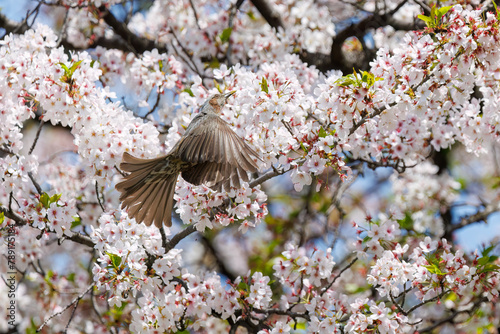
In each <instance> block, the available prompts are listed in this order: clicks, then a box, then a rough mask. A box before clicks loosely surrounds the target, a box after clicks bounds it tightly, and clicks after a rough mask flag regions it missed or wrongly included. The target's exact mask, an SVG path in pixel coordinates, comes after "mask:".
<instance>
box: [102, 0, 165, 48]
mask: <svg viewBox="0 0 500 334" xmlns="http://www.w3.org/2000/svg"><path fill="white" fill-rule="evenodd" d="M99 11H100V12H101V14H102V19H103V20H104V22H106V23H107V24H108V25H109V26H110V27H111V28H112V29H113V31H114V32H115V33H116V34H117V35H118V36H120V37H121V38H122V39H123V40H124V41H125V42H126V44H127V45H128V46H129V51H132V52H134V53H136V54H139V53H143V52H144V51H150V50H153V49H158V52H160V53H167V52H168V48H167V46H166V45H163V44H158V43H155V42H153V41H151V40H149V39H146V38H144V37H140V36H137V35H136V34H134V33H133V32H131V31H130V29H129V28H128V27H127V25H126V24H125V23H123V22H120V21H118V19H117V18H116V17H115V16H114V15H113V14H112V13H111V12H110V11H109V10H108V9H107V8H106V7H105V6H101V7H99Z"/></svg>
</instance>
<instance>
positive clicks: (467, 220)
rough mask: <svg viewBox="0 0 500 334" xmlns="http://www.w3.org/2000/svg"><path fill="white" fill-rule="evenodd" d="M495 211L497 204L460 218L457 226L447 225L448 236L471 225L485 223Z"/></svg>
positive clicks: (497, 207) (497, 209)
mask: <svg viewBox="0 0 500 334" xmlns="http://www.w3.org/2000/svg"><path fill="white" fill-rule="evenodd" d="M497 211H499V205H498V203H492V204H489V205H488V206H486V208H485V209H484V210H483V211H480V212H478V213H475V214H473V215H470V216H467V217H464V218H462V219H461V220H460V222H459V223H458V224H454V225H448V229H447V230H448V231H447V232H448V234H449V233H451V232H454V231H456V230H458V229H461V228H463V227H465V226H468V225H471V224H475V223H479V222H482V221H484V222H486V220H487V218H488V216H489V215H491V214H492V213H494V212H497Z"/></svg>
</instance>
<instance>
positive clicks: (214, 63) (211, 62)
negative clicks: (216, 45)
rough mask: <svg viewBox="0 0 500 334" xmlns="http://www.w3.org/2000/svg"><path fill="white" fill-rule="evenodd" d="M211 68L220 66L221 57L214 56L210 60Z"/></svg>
mask: <svg viewBox="0 0 500 334" xmlns="http://www.w3.org/2000/svg"><path fill="white" fill-rule="evenodd" d="M208 67H209V68H220V62H219V59H217V58H215V57H213V58H212V60H211V61H210V64H208Z"/></svg>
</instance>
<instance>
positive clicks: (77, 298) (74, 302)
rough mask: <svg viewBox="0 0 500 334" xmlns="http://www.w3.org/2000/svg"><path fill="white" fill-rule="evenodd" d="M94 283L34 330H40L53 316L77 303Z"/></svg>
mask: <svg viewBox="0 0 500 334" xmlns="http://www.w3.org/2000/svg"><path fill="white" fill-rule="evenodd" d="M94 285H95V283H92V284H90V285H89V286H88V288H87V289H86V290H85V291H84V292H83V293H81V294H80V295H79V296H77V297H76V298H75V299H73V301H72V302H71V303H69V304H68V305H66V307H64V308H63V309H62V310H60V311H59V312H56V313H54V314H52V315H51V316H50V317H48V318H47V320H45V321H44V322H43V324H42V325H41V326H40V327H38V329H37V330H36V331H37V332H40V331H41V330H42V329H43V327H45V325H47V323H48V322H49V321H50V320H52V319H53V318H54V317H56V316H58V315H60V314H62V313H63V312H64V311H66V310H67V309H68V308H69V307H70V306H71V305H73V304H78V303H79V302H80V300H81V299H82V298H83V296H85V295H86V294H87V293H88V292H89V291H90V289H92V288H93V287H94Z"/></svg>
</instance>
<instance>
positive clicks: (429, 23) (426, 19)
mask: <svg viewBox="0 0 500 334" xmlns="http://www.w3.org/2000/svg"><path fill="white" fill-rule="evenodd" d="M417 17H418V18H419V19H421V20H422V21H424V22H425V25H426V26H427V28H432V19H431V18H430V17H428V16H425V15H423V14H420V15H418V16H417Z"/></svg>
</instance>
